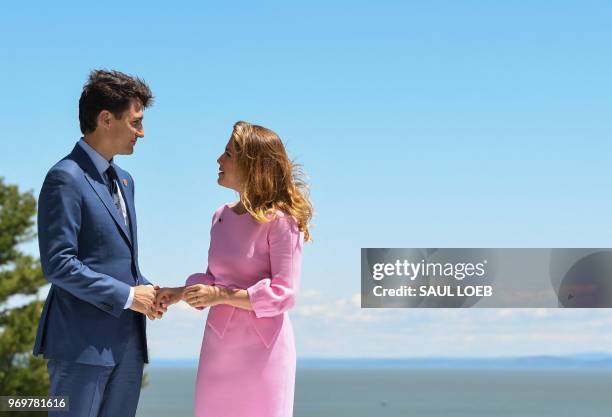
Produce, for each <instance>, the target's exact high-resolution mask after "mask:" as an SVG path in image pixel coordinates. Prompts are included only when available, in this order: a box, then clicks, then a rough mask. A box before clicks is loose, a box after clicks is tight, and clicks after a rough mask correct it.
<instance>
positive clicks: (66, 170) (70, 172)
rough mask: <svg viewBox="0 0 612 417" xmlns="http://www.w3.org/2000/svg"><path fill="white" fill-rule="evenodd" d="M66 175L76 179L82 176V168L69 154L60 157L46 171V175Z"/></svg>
mask: <svg viewBox="0 0 612 417" xmlns="http://www.w3.org/2000/svg"><path fill="white" fill-rule="evenodd" d="M49 176H54V177H66V178H72V179H75V180H76V179H77V178H79V177H82V176H83V168H81V166H80V165H79V164H78V163H77V162H76V161H75V160H74V159H73V158H71V156H70V155H68V156H66V157H64V158H62V159H61V160H60V161H58V162H57V163H56V164H55V165H53V166H52V167H51V168H50V169H49V171H48V172H47V177H49Z"/></svg>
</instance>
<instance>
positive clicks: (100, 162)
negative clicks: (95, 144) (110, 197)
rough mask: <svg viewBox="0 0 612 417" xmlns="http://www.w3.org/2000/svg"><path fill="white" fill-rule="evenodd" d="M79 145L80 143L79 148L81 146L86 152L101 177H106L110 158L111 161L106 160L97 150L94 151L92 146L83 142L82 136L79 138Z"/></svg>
mask: <svg viewBox="0 0 612 417" xmlns="http://www.w3.org/2000/svg"><path fill="white" fill-rule="evenodd" d="M79 145H81V148H83V150H84V151H85V153H87V155H88V156H89V159H91V162H93V164H94V166H95V167H96V169H97V170H98V172H99V173H100V175H101V176H102V178H104V179H106V175H105V173H106V170H107V169H108V167H110V165H111V162H113V160H112V159H111V162H108V161H107V160H106V159H105V158H104V157H103V156H102V155H100V154H99V153H98V151H96V150H95V149H94V148H92V147H91V145H89V144H88V143H87V142H85V139H84V138H81V139H80V140H79Z"/></svg>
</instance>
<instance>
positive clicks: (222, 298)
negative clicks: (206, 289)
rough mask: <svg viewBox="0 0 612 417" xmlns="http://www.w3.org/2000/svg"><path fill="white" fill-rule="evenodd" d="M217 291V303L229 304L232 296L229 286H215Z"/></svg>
mask: <svg viewBox="0 0 612 417" xmlns="http://www.w3.org/2000/svg"><path fill="white" fill-rule="evenodd" d="M212 288H214V291H215V304H229V301H230V296H229V292H228V291H227V288H222V287H215V286H213V287H212Z"/></svg>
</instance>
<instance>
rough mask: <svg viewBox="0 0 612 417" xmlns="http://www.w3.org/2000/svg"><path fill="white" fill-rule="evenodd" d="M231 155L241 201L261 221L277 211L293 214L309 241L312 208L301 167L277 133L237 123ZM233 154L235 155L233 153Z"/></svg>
mask: <svg viewBox="0 0 612 417" xmlns="http://www.w3.org/2000/svg"><path fill="white" fill-rule="evenodd" d="M230 142H231V146H232V148H233V149H232V150H233V155H232V156H233V157H234V158H235V160H236V163H237V165H238V169H239V171H240V174H241V178H242V192H241V193H240V201H241V202H242V205H243V206H244V207H245V209H246V211H247V212H248V213H249V214H251V216H253V217H254V218H255V220H257V221H258V222H260V223H266V222H268V221H270V220H271V218H270V215H272V218H274V215H275V214H274V212H275V211H276V210H280V211H282V212H284V213H285V214H288V215H290V216H293V217H294V218H295V219H296V220H297V223H298V227H299V229H300V230H301V231H302V232H304V240H306V241H310V240H312V239H311V236H310V231H309V226H310V224H309V223H310V220H311V219H312V214H313V208H312V204H311V203H310V201H309V198H308V185H307V184H306V182H305V181H304V180H303V179H302V177H303V172H302V169H301V166H300V165H298V164H295V163H293V162H292V161H290V160H289V157H288V156H287V152H286V151H285V146H284V145H283V142H282V141H281V139H280V138H279V137H278V135H277V134H276V133H274V132H273V131H272V130H270V129H267V128H265V127H262V126H257V125H252V124H250V123H247V122H242V121H240V122H237V123H236V124H234V130H233V131H232V136H231V141H230ZM234 155H235V156H234Z"/></svg>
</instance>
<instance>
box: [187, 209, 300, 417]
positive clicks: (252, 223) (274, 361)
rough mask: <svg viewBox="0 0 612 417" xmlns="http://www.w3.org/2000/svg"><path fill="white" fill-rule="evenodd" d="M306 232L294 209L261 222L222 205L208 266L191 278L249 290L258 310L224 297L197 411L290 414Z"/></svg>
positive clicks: (251, 416) (205, 357) (214, 313)
mask: <svg viewBox="0 0 612 417" xmlns="http://www.w3.org/2000/svg"><path fill="white" fill-rule="evenodd" d="M303 241H304V235H303V233H302V232H300V231H299V230H298V227H297V222H296V221H295V219H293V218H292V217H290V216H287V215H285V214H283V213H282V212H278V213H277V217H276V219H274V220H272V221H271V222H269V223H264V224H260V223H257V221H256V220H255V219H253V218H252V217H251V215H249V214H248V213H246V214H242V215H239V214H236V213H235V212H234V211H233V210H232V209H231V208H230V207H228V206H226V205H224V206H222V207H220V208H218V209H217V210H216V211H215V213H214V215H213V220H212V228H211V239H210V248H209V250H208V270H207V271H206V273H199V274H193V275H191V276H190V277H189V278H188V279H187V282H186V285H192V284H208V285H217V286H223V287H227V288H241V289H246V290H247V292H248V294H249V299H250V301H251V305H252V307H253V309H254V311H247V310H243V309H240V308H236V307H232V306H229V305H227V304H220V305H217V306H214V307H211V309H210V311H209V313H208V319H207V321H206V329H205V332H204V340H203V341H202V349H201V351H200V362H199V366H198V373H197V380H196V393H195V416H196V417H290V416H291V415H292V414H293V392H294V385H295V365H296V356H295V341H294V337H293V328H292V326H291V322H290V321H289V316H288V314H287V310H289V309H290V308H291V307H292V306H293V305H294V303H295V299H296V295H297V291H298V284H299V277H300V265H301V255H302V245H303Z"/></svg>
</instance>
